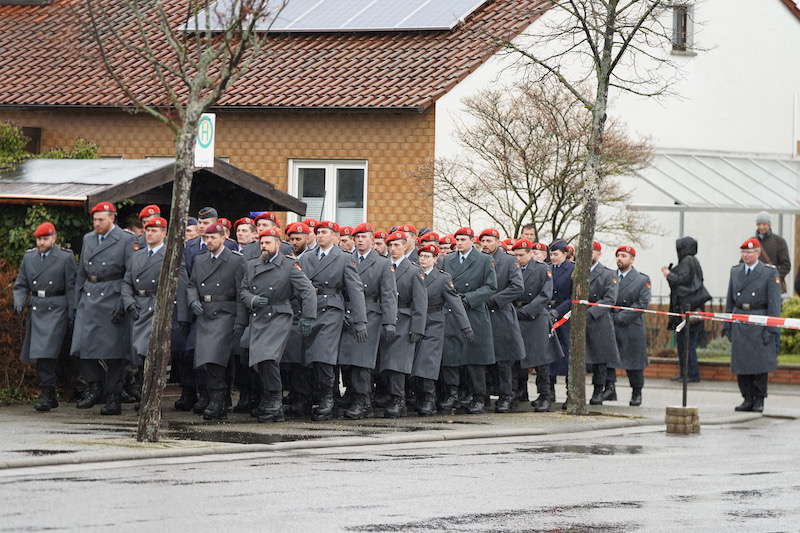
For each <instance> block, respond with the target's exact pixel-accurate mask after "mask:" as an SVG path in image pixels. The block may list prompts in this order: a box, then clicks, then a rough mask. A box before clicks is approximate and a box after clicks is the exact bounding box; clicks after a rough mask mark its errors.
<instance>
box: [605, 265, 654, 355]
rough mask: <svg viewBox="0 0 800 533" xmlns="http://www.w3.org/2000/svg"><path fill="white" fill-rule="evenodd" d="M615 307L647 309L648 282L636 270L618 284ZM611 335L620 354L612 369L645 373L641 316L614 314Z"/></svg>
mask: <svg viewBox="0 0 800 533" xmlns="http://www.w3.org/2000/svg"><path fill="white" fill-rule="evenodd" d="M616 305H621V306H624V307H635V308H636V309H647V306H648V305H650V278H649V277H648V276H647V274H642V273H641V272H639V271H638V270H636V269H635V268H631V269H630V270H629V271H628V273H627V274H625V275H624V276H622V279H620V280H619V288H618V290H617V301H616ZM611 316H612V317H613V319H614V335H615V336H616V339H617V348H618V350H619V360H620V361H619V364H617V363H614V364H613V365H611V366H613V367H614V368H624V369H626V370H644V369H645V368H647V363H648V361H647V337H646V335H645V329H644V313H639V312H637V311H616V310H615V311H614V312H612V313H611Z"/></svg>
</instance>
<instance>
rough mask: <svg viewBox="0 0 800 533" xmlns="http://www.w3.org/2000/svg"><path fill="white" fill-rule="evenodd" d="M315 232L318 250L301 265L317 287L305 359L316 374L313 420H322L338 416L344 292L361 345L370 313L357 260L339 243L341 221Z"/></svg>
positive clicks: (324, 223)
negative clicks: (336, 396) (335, 390)
mask: <svg viewBox="0 0 800 533" xmlns="http://www.w3.org/2000/svg"><path fill="white" fill-rule="evenodd" d="M314 231H315V232H316V235H317V242H318V243H319V244H318V246H316V247H315V248H314V250H309V251H306V252H305V253H303V255H302V256H301V257H300V266H301V267H302V268H303V271H304V272H305V273H306V275H307V276H308V279H310V280H311V283H313V285H314V288H316V289H317V320H316V322H314V328H313V330H312V332H311V336H310V337H308V339H307V342H305V343H304V347H303V349H304V351H303V362H304V363H305V364H306V366H311V367H312V370H313V373H314V375H313V384H314V388H315V391H314V392H315V395H316V405H315V406H314V407H313V408H312V413H311V419H312V420H315V421H319V420H330V419H331V418H333V416H334V404H333V388H334V386H335V372H334V369H335V365H336V363H337V362H338V359H339V341H340V340H341V336H342V326H343V325H344V315H345V298H344V294H343V293H345V292H346V293H347V300H348V302H349V308H350V313H349V316H350V326H349V327H350V328H351V329H352V330H353V335H354V336H355V338H356V341H357V342H358V343H360V344H363V343H366V342H367V313H366V307H365V304H364V287H363V286H362V284H361V279H360V278H359V277H358V270H357V269H356V259H355V258H354V257H353V255H352V254H348V253H345V252H344V251H342V249H341V248H339V247H338V246H336V245H335V242H336V235H337V234H338V224H336V223H335V222H331V221H328V220H323V221H322V222H320V223H319V224H317V226H316V228H314ZM308 392H310V391H306V394H307V393H308Z"/></svg>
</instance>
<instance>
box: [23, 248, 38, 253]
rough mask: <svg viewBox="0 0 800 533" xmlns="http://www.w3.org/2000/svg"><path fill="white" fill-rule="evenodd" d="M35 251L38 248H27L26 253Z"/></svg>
mask: <svg viewBox="0 0 800 533" xmlns="http://www.w3.org/2000/svg"><path fill="white" fill-rule="evenodd" d="M35 251H36V248H28V249H27V250H25V253H26V254H27V253H30V252H35Z"/></svg>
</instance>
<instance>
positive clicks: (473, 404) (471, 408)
mask: <svg viewBox="0 0 800 533" xmlns="http://www.w3.org/2000/svg"><path fill="white" fill-rule="evenodd" d="M464 411H466V413H467V414H468V415H479V414H482V413H485V412H486V409H485V404H484V403H483V398H482V397H480V396H478V395H477V394H475V395H473V396H472V400H471V401H470V402H469V404H468V405H467V406H466V407H465V408H464Z"/></svg>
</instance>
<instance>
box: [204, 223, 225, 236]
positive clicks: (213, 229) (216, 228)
mask: <svg viewBox="0 0 800 533" xmlns="http://www.w3.org/2000/svg"><path fill="white" fill-rule="evenodd" d="M203 234H204V235H225V226H223V225H222V224H210V225H209V226H208V227H206V230H205V231H204V232H203Z"/></svg>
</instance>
